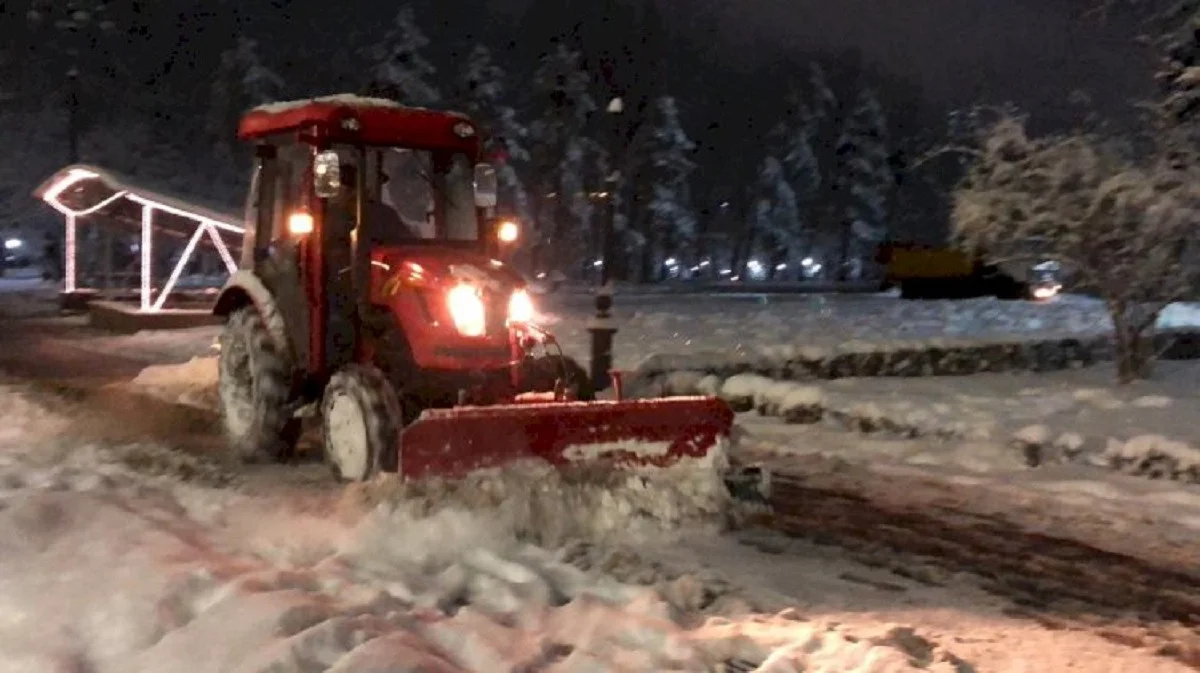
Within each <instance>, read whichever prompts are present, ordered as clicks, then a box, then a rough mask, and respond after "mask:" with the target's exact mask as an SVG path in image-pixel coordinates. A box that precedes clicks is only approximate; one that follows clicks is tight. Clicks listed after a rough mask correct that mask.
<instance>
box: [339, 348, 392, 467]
mask: <svg viewBox="0 0 1200 673" xmlns="http://www.w3.org/2000/svg"><path fill="white" fill-rule="evenodd" d="M321 417H322V418H323V420H324V422H323V423H322V431H321V435H322V439H323V444H324V450H325V461H326V463H328V465H329V467H330V469H331V470H333V473H334V475H335V476H336V477H338V478H339V479H342V480H345V481H365V480H367V479H370V478H371V477H373V476H374V475H375V474H376V473H377V472H381V471H382V472H395V471H397V470H398V469H399V465H398V459H399V455H398V453H397V447H396V439H397V436H398V434H399V431H400V424H401V423H402V422H403V415H402V412H401V408H400V402H399V401H398V399H397V397H396V393H395V391H394V390H392V386H391V384H390V383H388V380H387V378H386V377H385V376H384V375H383V373H382V372H380V371H379V370H378V369H376V368H375V367H372V366H370V365H349V366H347V367H346V368H344V369H342V370H341V371H338V372H337V373H336V374H334V375H333V376H332V377H331V378H330V379H329V384H328V385H327V386H325V395H324V397H322V399H321Z"/></svg>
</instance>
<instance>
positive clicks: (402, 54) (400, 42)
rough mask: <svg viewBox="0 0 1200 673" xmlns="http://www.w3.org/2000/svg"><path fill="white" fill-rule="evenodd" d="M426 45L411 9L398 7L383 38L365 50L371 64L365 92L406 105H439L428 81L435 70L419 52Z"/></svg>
mask: <svg viewBox="0 0 1200 673" xmlns="http://www.w3.org/2000/svg"><path fill="white" fill-rule="evenodd" d="M428 46H429V38H428V37H426V36H425V33H423V32H422V31H421V29H420V27H419V26H417V20H416V14H415V13H414V12H413V8H412V7H411V6H409V5H405V6H403V7H401V8H400V11H399V12H397V13H396V18H395V20H394V21H393V22H392V27H391V29H390V30H388V32H387V34H386V35H384V37H383V39H382V40H380V41H379V42H377V43H375V44H374V45H372V46H370V47H368V48H367V49H366V52H365V55H366V57H367V59H368V60H369V61H370V66H369V70H368V81H367V86H366V89H367V91H366V92H367V93H368V94H369V95H372V96H380V97H383V98H391V99H393V100H396V101H399V102H401V103H404V104H405V105H416V106H429V105H433V104H435V103H437V102H439V101H440V100H441V94H440V92H439V91H438V89H437V87H435V86H434V85H433V84H431V83H430V82H429V79H430V78H432V77H433V76H434V75H435V74H437V69H436V68H434V67H433V64H432V63H430V62H429V61H428V60H427V59H426V58H425V57H424V56H423V55H422V53H421V52H422V51H423V50H424V49H425V48H426V47H428Z"/></svg>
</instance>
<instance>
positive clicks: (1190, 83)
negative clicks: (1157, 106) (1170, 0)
mask: <svg viewBox="0 0 1200 673" xmlns="http://www.w3.org/2000/svg"><path fill="white" fill-rule="evenodd" d="M1162 18H1163V20H1164V21H1165V22H1166V25H1167V27H1168V30H1167V31H1166V32H1165V33H1164V35H1162V37H1161V38H1160V45H1161V48H1162V52H1163V59H1162V64H1161V66H1160V68H1159V71H1158V73H1156V78H1157V80H1158V83H1159V86H1160V88H1161V89H1162V91H1163V99H1162V111H1163V113H1164V115H1165V116H1166V117H1167V119H1168V120H1169V121H1170V122H1172V123H1174V124H1192V125H1196V124H1197V122H1200V2H1197V1H1196V0H1182V1H1181V2H1177V3H1174V4H1173V6H1172V8H1171V11H1170V12H1168V13H1167V14H1166V15H1164V16H1163V17H1162Z"/></svg>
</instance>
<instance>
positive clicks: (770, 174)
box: [753, 156, 804, 276]
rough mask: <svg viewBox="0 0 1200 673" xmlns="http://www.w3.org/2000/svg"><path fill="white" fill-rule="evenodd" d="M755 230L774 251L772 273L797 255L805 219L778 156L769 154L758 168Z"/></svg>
mask: <svg viewBox="0 0 1200 673" xmlns="http://www.w3.org/2000/svg"><path fill="white" fill-rule="evenodd" d="M753 224H754V230H755V232H756V233H757V234H758V236H759V237H760V238H761V240H762V243H763V244H764V245H766V246H767V249H768V250H769V251H770V253H771V264H770V268H769V273H770V274H771V275H772V276H774V274H775V268H776V266H777V265H778V264H779V263H781V262H783V261H784V260H787V259H789V258H791V257H792V256H794V254H795V253H797V252H798V251H797V250H795V246H796V244H797V241H799V240H801V239H802V236H803V235H804V220H803V219H802V218H801V217H800V209H799V207H798V205H797V203H796V191H795V190H794V189H792V185H791V184H790V182H789V181H788V179H787V172H786V171H785V170H784V167H783V164H782V163H780V161H779V160H778V159H776V158H775V157H772V156H768V157H767V158H766V159H764V160H763V162H762V166H761V168H760V169H759V171H758V181H757V183H756V186H755V199H754V211H753Z"/></svg>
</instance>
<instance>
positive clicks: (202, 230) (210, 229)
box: [41, 166, 245, 313]
mask: <svg viewBox="0 0 1200 673" xmlns="http://www.w3.org/2000/svg"><path fill="white" fill-rule="evenodd" d="M84 180H100V181H101V182H102V183H104V184H105V185H106V186H108V187H110V188H112V189H113V190H114V192H113V194H112V195H111V196H109V197H107V198H105V199H103V200H102V201H100V202H99V203H97V204H95V205H92V206H90V207H88V208H84V209H82V210H79V209H75V208H72V207H70V206H68V205H66V204H65V203H63V202H62V200H61V198H60V197H61V196H62V194H63V193H64V192H66V191H67V190H68V189H70V188H71V187H73V186H74V185H76V184H79V183H80V182H83V181H84ZM122 198H124V199H127V200H129V201H132V202H134V203H136V204H138V205H139V206H141V208H142V216H141V246H140V250H139V252H140V254H141V262H142V270H141V271H142V273H141V310H142V311H145V312H151V313H153V312H158V311H161V310H162V308H163V306H164V305H165V303H166V301H167V296H168V295H169V294H170V293H171V291H172V290H173V289H175V284H176V283H178V282H179V277H180V276H181V275H182V274H183V270H184V269H185V268H187V265H188V263H189V262H190V261H191V256H192V254H193V253H194V252H195V249H196V245H197V244H198V243H199V242H200V238H201V237H202V236H204V235H205V234H207V235H208V237H209V239H211V241H212V243H213V247H215V248H216V250H217V253H218V254H219V255H220V256H221V261H222V262H223V263H224V264H225V268H226V270H228V272H229V273H233V272H234V271H236V270H237V262H236V261H234V258H233V255H232V254H231V253H230V252H229V247H228V246H227V245H226V244H225V241H224V239H222V238H221V231H228V232H230V233H234V234H237V235H239V236H240V235H243V234H244V233H245V229H244V228H243V227H240V226H238V225H236V224H233V223H231V222H226V221H223V220H219V219H215V218H213V217H212V216H210V215H208V214H202V213H199V212H194V211H189V210H187V209H185V208H181V207H178V206H175V205H172V204H170V203H165V202H163V201H162V200H160V199H155V198H152V197H150V196H146V195H145V194H139V193H137V191H136V190H135V189H131V188H127V187H125V186H123V185H121V184H120V183H118V182H117V181H116V180H113V179H112V178H110V177H108V176H106V175H104V174H102V173H100V172H97V171H94V170H91V169H89V168H84V167H80V166H72V167H70V168H69V169H67V170H66V171H65V172H64V173H61V174H60V175H59V176H58V179H56V180H54V181H53V182H52V183H51V184H50V186H48V187H46V188H45V190H44V191H42V194H41V199H42V200H43V201H45V202H46V204H47V205H49V206H50V207H51V208H54V209H55V210H57V211H58V212H60V213H62V214H63V216H64V217H65V218H66V232H65V241H64V243H65V245H64V248H65V250H64V251H63V253H64V264H63V267H64V268H63V271H64V274H63V275H64V276H65V277H64V279H63V289H64V290H65V291H66V292H75V291H76V290H77V289H78V286H77V283H78V279H77V261H76V246H77V239H78V236H77V230H78V219H79V218H80V217H85V216H87V215H91V214H94V213H97V212H99V211H101V210H103V209H104V208H107V207H108V206H110V205H112V204H113V203H115V202H117V201H118V200H119V199H122ZM155 211H162V212H164V213H169V214H171V215H178V216H180V217H183V218H186V219H189V220H194V221H196V223H197V225H196V230H195V231H194V232H193V233H192V236H191V238H190V239H188V244H187V247H185V248H184V250H183V254H182V255H180V256H179V261H178V262H176V264H175V268H174V269H172V270H171V275H170V276H169V277H168V279H167V283H166V285H164V286H163V288H162V290H161V291H160V292H159V293H158V297H157V298H156V297H154V292H153V275H154V274H153V270H154V269H153V254H152V253H153V243H154V240H153V233H154V213H155Z"/></svg>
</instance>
